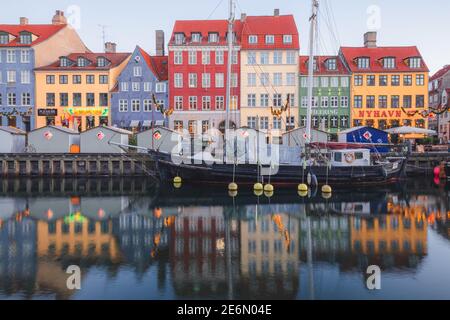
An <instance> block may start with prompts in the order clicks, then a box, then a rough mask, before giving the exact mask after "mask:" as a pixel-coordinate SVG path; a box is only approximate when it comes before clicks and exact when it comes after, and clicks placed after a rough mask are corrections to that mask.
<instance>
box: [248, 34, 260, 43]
mask: <svg viewBox="0 0 450 320" xmlns="http://www.w3.org/2000/svg"><path fill="white" fill-rule="evenodd" d="M248 43H249V44H257V43H258V36H254V35H250V36H248Z"/></svg>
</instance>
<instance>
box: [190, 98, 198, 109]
mask: <svg viewBox="0 0 450 320" xmlns="http://www.w3.org/2000/svg"><path fill="white" fill-rule="evenodd" d="M189 110H197V97H194V96H191V97H189Z"/></svg>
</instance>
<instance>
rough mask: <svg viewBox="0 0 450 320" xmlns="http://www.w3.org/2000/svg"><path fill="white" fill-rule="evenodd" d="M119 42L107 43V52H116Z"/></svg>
mask: <svg viewBox="0 0 450 320" xmlns="http://www.w3.org/2000/svg"><path fill="white" fill-rule="evenodd" d="M116 49H117V44H115V43H114V42H107V43H105V53H116Z"/></svg>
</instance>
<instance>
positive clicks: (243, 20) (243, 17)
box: [241, 13, 247, 23]
mask: <svg viewBox="0 0 450 320" xmlns="http://www.w3.org/2000/svg"><path fill="white" fill-rule="evenodd" d="M246 19H247V14H246V13H241V22H242V23H244V22H245V20H246Z"/></svg>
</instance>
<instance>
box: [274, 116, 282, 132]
mask: <svg viewBox="0 0 450 320" xmlns="http://www.w3.org/2000/svg"><path fill="white" fill-rule="evenodd" d="M273 129H275V130H281V119H280V118H278V117H273Z"/></svg>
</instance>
